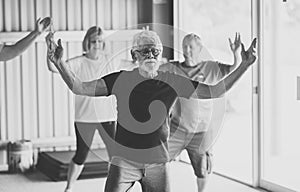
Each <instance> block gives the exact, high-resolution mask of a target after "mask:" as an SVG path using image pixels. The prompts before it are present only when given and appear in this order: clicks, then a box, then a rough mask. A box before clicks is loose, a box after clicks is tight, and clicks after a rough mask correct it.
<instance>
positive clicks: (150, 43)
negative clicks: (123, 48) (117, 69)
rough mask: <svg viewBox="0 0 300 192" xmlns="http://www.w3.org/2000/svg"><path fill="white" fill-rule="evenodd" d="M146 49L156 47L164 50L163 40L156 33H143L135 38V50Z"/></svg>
mask: <svg viewBox="0 0 300 192" xmlns="http://www.w3.org/2000/svg"><path fill="white" fill-rule="evenodd" d="M146 47H149V48H151V47H155V48H157V49H160V50H162V43H161V40H160V38H159V37H158V35H157V34H156V33H155V32H152V31H143V32H141V33H139V34H137V35H135V36H134V38H133V45H132V48H133V49H134V50H140V49H143V48H146Z"/></svg>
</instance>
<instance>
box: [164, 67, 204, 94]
mask: <svg viewBox="0 0 300 192" xmlns="http://www.w3.org/2000/svg"><path fill="white" fill-rule="evenodd" d="M165 74H166V75H167V76H168V77H167V78H166V80H167V83H168V84H169V85H170V86H171V87H172V88H173V89H174V90H175V92H176V93H177V95H178V97H184V98H190V97H191V96H192V94H193V93H194V92H195V90H196V88H197V86H198V84H199V83H198V82H197V81H193V80H190V79H188V78H186V77H183V76H181V75H176V74H174V73H170V72H167V73H165Z"/></svg>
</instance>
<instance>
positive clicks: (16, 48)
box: [11, 31, 41, 56]
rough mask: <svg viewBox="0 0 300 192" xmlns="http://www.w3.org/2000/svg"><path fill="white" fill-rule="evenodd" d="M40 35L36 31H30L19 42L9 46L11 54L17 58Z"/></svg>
mask: <svg viewBox="0 0 300 192" xmlns="http://www.w3.org/2000/svg"><path fill="white" fill-rule="evenodd" d="M40 34H41V33H40V32H38V31H32V32H30V33H29V34H28V35H27V36H26V37H24V38H23V39H21V40H19V41H18V42H17V43H15V44H14V45H11V49H12V52H14V54H15V55H14V56H17V55H20V54H21V53H23V52H24V51H25V50H26V49H27V48H28V47H29V46H30V45H31V44H32V43H33V42H34V40H35V39H36V38H37V37H38V36H39V35H40Z"/></svg>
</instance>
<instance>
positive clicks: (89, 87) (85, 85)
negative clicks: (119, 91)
mask: <svg viewBox="0 0 300 192" xmlns="http://www.w3.org/2000/svg"><path fill="white" fill-rule="evenodd" d="M51 41H52V42H51V46H49V44H48V43H47V46H48V59H49V60H50V61H51V62H52V63H53V64H54V65H55V67H56V68H57V70H58V72H59V73H60V75H61V76H62V78H63V80H64V81H65V83H66V84H67V86H68V87H69V89H70V90H71V91H72V92H73V93H74V94H76V95H86V96H106V95H108V91H107V88H106V84H105V81H104V80H103V79H97V80H94V81H90V82H82V81H81V80H80V79H79V78H78V77H77V76H76V75H75V74H74V73H73V72H72V71H71V70H70V69H69V67H68V65H66V64H65V62H64V61H63V60H62V55H63V47H62V45H61V40H60V39H59V40H58V45H56V43H55V42H54V41H53V40H51Z"/></svg>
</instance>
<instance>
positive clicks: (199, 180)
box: [197, 177, 208, 192]
mask: <svg viewBox="0 0 300 192" xmlns="http://www.w3.org/2000/svg"><path fill="white" fill-rule="evenodd" d="M207 181H208V178H207V177H206V178H197V186H198V192H203V191H204V189H205V187H206V184H207Z"/></svg>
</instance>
